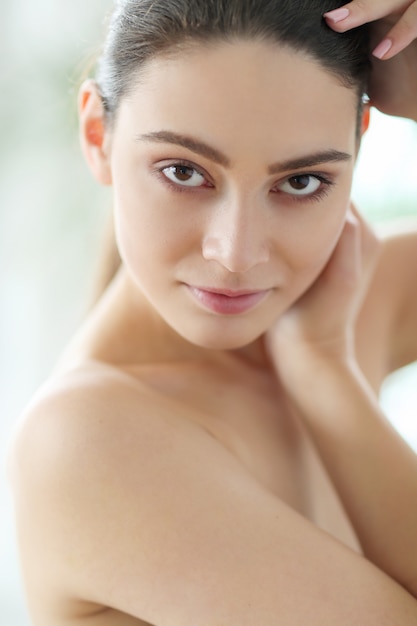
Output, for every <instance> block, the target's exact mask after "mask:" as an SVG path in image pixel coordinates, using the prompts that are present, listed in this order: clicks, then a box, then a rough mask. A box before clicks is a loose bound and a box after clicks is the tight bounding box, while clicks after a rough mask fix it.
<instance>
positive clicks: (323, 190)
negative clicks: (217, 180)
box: [153, 160, 335, 203]
mask: <svg viewBox="0 0 417 626" xmlns="http://www.w3.org/2000/svg"><path fill="white" fill-rule="evenodd" d="M169 167H186V168H189V169H191V170H194V171H195V172H197V174H200V176H203V177H204V178H206V174H205V173H204V172H203V171H202V170H200V168H198V167H196V166H195V165H194V164H193V163H191V162H190V161H182V160H179V161H175V162H174V163H170V164H169V165H164V166H163V167H159V168H155V169H154V170H153V173H154V174H156V175H157V176H158V178H159V179H160V180H162V182H163V183H164V184H165V185H167V186H168V187H169V188H170V189H171V190H172V191H174V192H176V193H197V192H198V191H199V190H201V188H202V187H188V186H186V185H177V184H176V183H174V182H172V181H171V180H169V178H167V177H166V176H165V174H164V170H166V169H167V168H169ZM302 176H310V177H311V178H316V179H317V180H318V181H320V183H321V184H320V187H319V188H318V189H317V190H316V191H315V192H313V193H311V194H309V195H305V196H303V195H295V194H294V195H291V194H288V193H285V192H282V193H284V195H285V196H286V197H287V199H288V200H289V201H290V202H297V203H300V202H302V203H304V202H319V201H320V200H322V199H324V198H325V197H327V196H328V194H329V192H330V189H331V187H333V185H334V184H335V183H334V181H332V180H330V178H328V177H327V176H326V175H325V174H323V173H322V172H300V173H297V174H293V175H292V176H288V177H287V178H286V179H285V180H284V182H286V181H288V180H291V179H293V178H300V177H302ZM210 189H211V187H210ZM273 193H279V191H278V192H273Z"/></svg>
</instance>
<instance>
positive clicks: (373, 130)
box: [0, 0, 417, 626]
mask: <svg viewBox="0 0 417 626" xmlns="http://www.w3.org/2000/svg"><path fill="white" fill-rule="evenodd" d="M111 6H112V1H111V0H88V2H85V0H71V2H68V0H36V2H30V1H29V0H0V94H1V97H0V131H1V144H0V259H1V264H0V297H1V303H0V390H1V396H0V397H1V404H0V407H1V415H0V469H1V472H0V513H1V514H0V624H1V625H2V626H29V619H28V617H27V614H26V610H25V606H24V593H23V588H22V584H21V578H20V573H19V565H18V555H17V550H16V544H15V531H14V526H13V512H12V501H11V497H10V492H9V489H8V485H7V481H6V477H5V467H4V464H5V463H4V462H5V453H6V447H7V442H8V440H9V438H10V434H11V431H12V429H13V427H14V425H15V424H16V422H17V420H18V418H19V415H20V414H21V412H22V410H23V408H24V407H25V405H26V404H27V402H28V401H29V399H30V397H31V395H32V394H33V393H34V391H35V390H36V388H37V387H38V386H39V385H40V384H41V383H42V382H43V381H44V380H45V378H46V377H47V376H48V374H49V373H50V371H51V369H52V368H53V366H54V364H55V362H56V360H57V358H58V356H59V354H60V352H61V351H62V349H63V348H64V346H65V344H66V342H67V341H68V339H69V338H70V336H71V334H72V333H73V332H74V330H75V329H76V327H77V326H78V324H79V323H80V321H81V320H82V318H83V316H84V314H85V312H86V310H87V308H88V305H89V300H90V295H91V290H92V286H93V282H94V276H95V269H96V263H95V259H96V257H97V254H98V250H99V249H100V246H101V241H102V237H103V231H104V229H105V225H106V223H107V221H108V218H109V215H110V208H111V198H110V195H109V190H107V189H102V188H100V187H98V185H97V184H96V183H95V182H94V181H93V179H92V177H91V176H90V174H89V172H88V171H87V167H86V166H85V164H84V162H83V159H82V156H81V152H80V150H79V147H78V137H77V116H76V97H77V88H78V84H79V81H80V76H81V75H82V73H83V69H84V68H85V67H86V66H87V65H88V62H89V59H91V58H92V56H93V55H94V54H95V52H96V51H97V49H98V48H99V46H100V43H101V40H102V36H103V34H104V30H105V28H104V25H105V18H106V13H107V12H108V10H109V9H110V8H111ZM354 199H355V200H356V202H357V204H358V205H359V207H360V208H361V209H362V211H363V212H364V213H365V214H366V215H367V216H368V217H369V219H370V220H371V221H372V222H373V223H374V224H375V227H376V229H377V230H381V231H384V230H386V229H392V228H398V227H400V228H401V227H402V226H403V225H404V224H408V223H409V224H410V225H412V224H414V225H416V224H417V125H416V124H413V123H411V122H408V121H406V120H399V119H398V120H392V119H389V118H386V117H384V116H383V115H381V114H378V113H377V112H373V115H372V120H371V127H370V130H369V132H368V134H367V136H366V137H365V139H364V142H363V146H362V150H361V155H360V158H359V163H358V167H357V172H356V179H355V185H354ZM416 288H417V277H416ZM381 403H382V406H383V408H384V410H385V412H386V413H387V415H388V417H389V418H390V420H391V421H392V423H393V424H394V426H395V427H396V428H397V429H398V430H399V431H400V432H401V434H402V435H403V436H404V437H405V438H406V439H407V440H408V441H409V442H410V444H411V445H412V446H413V447H414V449H415V450H416V451H417V410H416V409H417V366H416V365H412V366H409V367H407V368H404V369H403V370H401V371H399V372H397V373H395V374H393V375H392V376H391V377H390V378H389V379H388V380H387V381H386V384H385V385H384V388H383V391H382V395H381Z"/></svg>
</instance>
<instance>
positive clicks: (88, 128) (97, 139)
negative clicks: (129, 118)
mask: <svg viewBox="0 0 417 626" xmlns="http://www.w3.org/2000/svg"><path fill="white" fill-rule="evenodd" d="M78 114H79V121H80V141H81V147H82V150H83V153H84V156H85V159H86V161H87V163H88V165H89V167H90V170H91V172H92V173H93V175H94V177H95V179H96V180H97V181H98V182H99V183H100V184H101V185H111V184H112V176H111V166H110V154H109V146H108V141H107V139H108V131H107V130H106V123H105V111H104V107H103V102H102V99H101V96H100V93H99V91H98V88H97V85H96V83H95V82H94V81H93V80H87V81H85V82H84V83H83V84H82V86H81V89H80V92H79V96H78Z"/></svg>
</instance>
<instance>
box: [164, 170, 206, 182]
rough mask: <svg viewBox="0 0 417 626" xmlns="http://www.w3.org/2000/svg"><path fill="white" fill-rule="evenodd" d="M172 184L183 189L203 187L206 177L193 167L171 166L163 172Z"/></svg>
mask: <svg viewBox="0 0 417 626" xmlns="http://www.w3.org/2000/svg"><path fill="white" fill-rule="evenodd" d="M162 173H163V174H164V176H166V177H167V178H168V179H169V180H170V181H171V182H173V183H176V184H177V185H180V186H181V187H201V186H202V185H203V184H204V181H205V179H204V176H203V175H202V174H200V173H199V172H197V170H195V169H194V168H193V167H188V166H187V165H170V166H169V167H164V168H163V170H162Z"/></svg>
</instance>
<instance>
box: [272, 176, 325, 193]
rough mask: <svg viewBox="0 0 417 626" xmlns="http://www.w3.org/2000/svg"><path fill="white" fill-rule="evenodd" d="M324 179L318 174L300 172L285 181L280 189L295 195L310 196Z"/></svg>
mask: <svg viewBox="0 0 417 626" xmlns="http://www.w3.org/2000/svg"><path fill="white" fill-rule="evenodd" d="M321 184H322V181H321V180H320V178H318V177H317V176H312V175H311V174H300V175H299V176H291V178H287V180H286V181H284V182H283V183H282V184H281V185H280V187H279V189H280V191H283V192H284V193H287V194H289V195H293V196H310V195H313V194H314V193H316V191H317V190H318V189H319V188H320V186H321Z"/></svg>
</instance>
